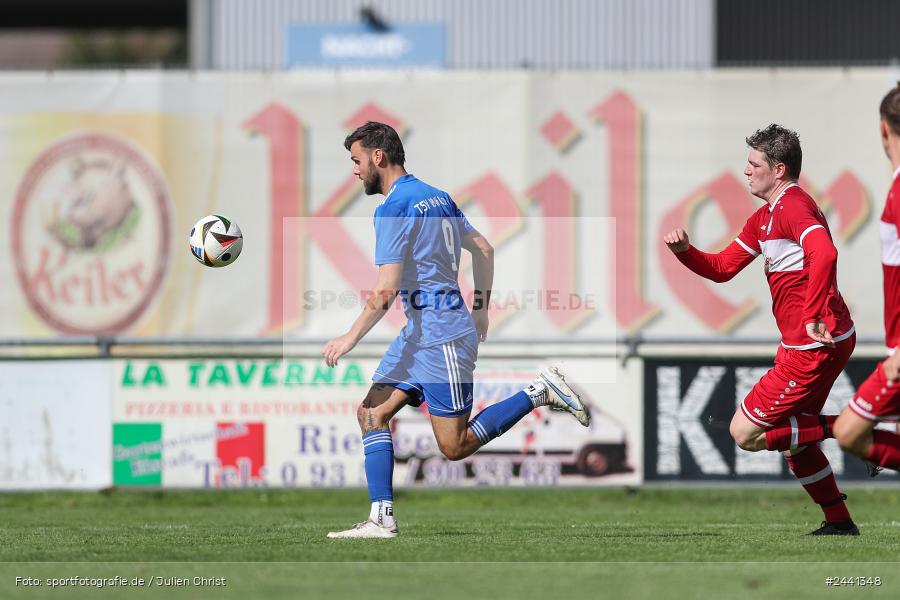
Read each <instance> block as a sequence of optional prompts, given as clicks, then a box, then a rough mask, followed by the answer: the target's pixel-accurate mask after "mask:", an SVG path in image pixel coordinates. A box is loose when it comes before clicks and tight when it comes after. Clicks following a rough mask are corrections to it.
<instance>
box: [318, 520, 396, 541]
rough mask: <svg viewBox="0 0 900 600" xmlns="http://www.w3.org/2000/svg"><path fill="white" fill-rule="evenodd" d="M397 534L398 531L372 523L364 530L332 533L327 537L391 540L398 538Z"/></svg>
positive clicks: (358, 528) (357, 529)
mask: <svg viewBox="0 0 900 600" xmlns="http://www.w3.org/2000/svg"><path fill="white" fill-rule="evenodd" d="M397 533H398V531H397V530H396V529H387V528H385V527H381V526H379V525H376V524H374V523H371V524H370V525H368V526H366V527H364V528H360V527H354V528H353V529H347V530H345V531H331V532H329V533H328V535H327V537H328V538H329V539H332V540H336V539H341V540H351V539H353V540H372V539H390V538H395V537H397Z"/></svg>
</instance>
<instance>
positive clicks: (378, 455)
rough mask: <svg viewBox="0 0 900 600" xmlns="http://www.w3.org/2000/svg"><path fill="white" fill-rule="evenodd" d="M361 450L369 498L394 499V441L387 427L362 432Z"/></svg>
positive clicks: (375, 499)
mask: <svg viewBox="0 0 900 600" xmlns="http://www.w3.org/2000/svg"><path fill="white" fill-rule="evenodd" d="M362 440H363V452H365V454H366V481H367V482H368V484H369V500H371V501H372V502H377V501H378V500H393V499H394V486H393V482H392V480H393V478H394V442H393V440H391V432H390V430H389V429H382V430H380V431H373V432H371V433H364V434H363V436H362Z"/></svg>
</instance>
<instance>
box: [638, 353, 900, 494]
mask: <svg viewBox="0 0 900 600" xmlns="http://www.w3.org/2000/svg"><path fill="white" fill-rule="evenodd" d="M877 362H878V361H876V360H851V361H850V363H849V364H848V365H847V367H846V368H845V369H844V372H843V373H841V375H840V377H838V379H837V381H836V382H835V384H834V386H833V387H832V389H831V393H830V394H829V396H828V401H827V402H826V404H825V407H824V408H823V409H822V413H823V414H833V415H837V414H840V412H841V411H842V410H843V409H844V407H846V406H847V403H848V402H849V401H850V400H851V399H852V398H853V394H854V393H855V390H856V388H857V387H858V386H859V385H860V384H861V383H862V382H863V381H865V379H866V378H867V377H868V376H869V374H870V373H871V372H872V370H873V369H874V368H875V365H876V364H877ZM770 368H772V362H771V361H766V360H760V359H757V358H753V359H746V360H743V359H740V358H734V359H729V360H716V359H654V358H647V359H645V361H644V478H645V480H646V481H703V480H722V481H730V480H733V481H754V480H755V481H771V480H792V479H793V475H791V473H790V472H789V471H788V468H787V465H786V464H785V461H784V457H783V456H782V455H781V453H780V452H766V451H763V452H746V451H744V450H741V449H740V448H738V447H737V446H736V445H735V443H734V440H733V439H732V438H731V435H730V434H729V431H728V428H729V424H730V423H731V417H732V416H733V415H734V412H735V410H737V408H738V405H739V404H740V402H741V400H743V399H744V397H745V396H746V395H747V394H748V393H749V392H750V390H751V388H752V387H753V385H754V384H755V383H756V382H757V381H758V380H759V379H760V377H762V376H763V375H764V374H765V373H766V371H768V370H769V369H770ZM881 427H889V428H891V429H893V427H894V424H893V423H891V424H882V425H881ZM822 450H823V451H824V452H825V454H826V455H827V456H828V460H829V461H830V462H831V466H832V469H833V470H834V472H835V474H836V475H837V476H838V479H839V480H866V481H869V480H870V478H869V476H868V474H867V472H866V468H865V465H864V464H863V462H862V461H861V460H860V459H858V458H856V457H855V456H852V455H850V454H847V453H844V452H842V451H841V449H840V448H839V447H838V445H837V443H836V442H835V441H834V440H826V441H824V442H823V443H822ZM872 481H875V482H881V481H886V482H894V483H896V481H897V475H896V472H894V471H890V470H885V471H884V472H882V473H881V474H880V475H879V476H878V477H877V478H875V479H874V480H872Z"/></svg>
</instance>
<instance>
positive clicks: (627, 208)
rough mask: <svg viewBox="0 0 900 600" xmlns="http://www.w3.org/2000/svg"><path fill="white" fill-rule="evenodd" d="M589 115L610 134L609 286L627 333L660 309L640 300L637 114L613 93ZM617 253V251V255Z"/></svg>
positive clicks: (620, 95)
mask: <svg viewBox="0 0 900 600" xmlns="http://www.w3.org/2000/svg"><path fill="white" fill-rule="evenodd" d="M589 115H590V116H591V117H593V118H594V119H595V120H597V121H598V122H601V123H603V124H604V125H606V128H607V130H608V131H609V173H608V177H609V187H608V193H607V196H608V198H609V214H610V216H612V217H613V218H615V220H616V225H615V228H616V236H615V240H614V243H615V244H616V247H615V248H612V249H611V251H610V252H609V254H608V256H609V258H608V260H609V261H610V262H611V263H612V264H611V269H610V272H615V273H616V281H615V285H612V286H610V290H611V293H612V298H611V300H612V303H613V305H614V306H615V314H616V321H618V323H619V325H621V326H622V327H623V328H624V329H625V330H627V331H629V332H633V331H636V330H638V329H641V328H642V327H644V326H645V325H647V324H648V323H649V322H650V321H651V320H652V319H653V318H655V317H656V316H657V315H658V314H659V313H660V309H659V307H657V306H656V305H655V304H651V303H649V302H647V301H646V300H645V299H644V296H643V289H644V286H643V281H642V273H643V269H642V268H641V267H642V262H643V260H642V256H643V254H642V248H643V232H642V226H643V222H642V221H641V200H642V198H641V196H642V194H641V191H640V181H641V168H642V164H641V156H640V137H641V119H640V111H639V110H638V107H637V105H636V104H635V102H634V100H632V99H631V98H630V97H629V96H628V95H627V94H625V93H624V92H616V93H614V94H612V95H611V96H610V97H609V98H607V99H606V100H604V101H603V102H601V103H600V104H598V105H597V106H595V107H594V108H593V109H592V110H591V111H590V112H589ZM617 250H618V251H617Z"/></svg>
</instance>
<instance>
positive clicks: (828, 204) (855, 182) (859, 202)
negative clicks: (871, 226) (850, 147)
mask: <svg viewBox="0 0 900 600" xmlns="http://www.w3.org/2000/svg"><path fill="white" fill-rule="evenodd" d="M799 183H800V187H802V188H803V189H805V190H807V191H808V192H809V193H810V194H811V195H812V196H813V198H816V200H818V201H819V206H820V207H821V208H822V212H824V213H826V214H827V213H830V212H834V213H836V214H837V217H838V223H839V224H840V226H839V227H838V229H837V232H836V233H837V236H838V238H839V239H841V240H842V241H844V242H849V241H850V240H852V239H853V238H854V237H856V234H857V233H859V232H860V230H861V229H862V226H863V225H865V224H866V221H868V219H869V214H870V210H869V195H868V193H867V192H866V188H865V187H863V184H862V182H861V181H860V180H859V178H858V177H857V176H856V175H855V174H854V173H852V172H851V171H842V172H841V173H840V175H838V176H837V178H836V179H835V180H834V181H832V182H831V183H830V184H829V185H828V187H827V188H826V189H825V191H824V192H823V193H821V194H819V192H818V191H817V190H816V188H815V186H813V185H812V183H811V182H810V181H809V180H808V179H806V178H805V177H802V176H801V177H800V181H799Z"/></svg>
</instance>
